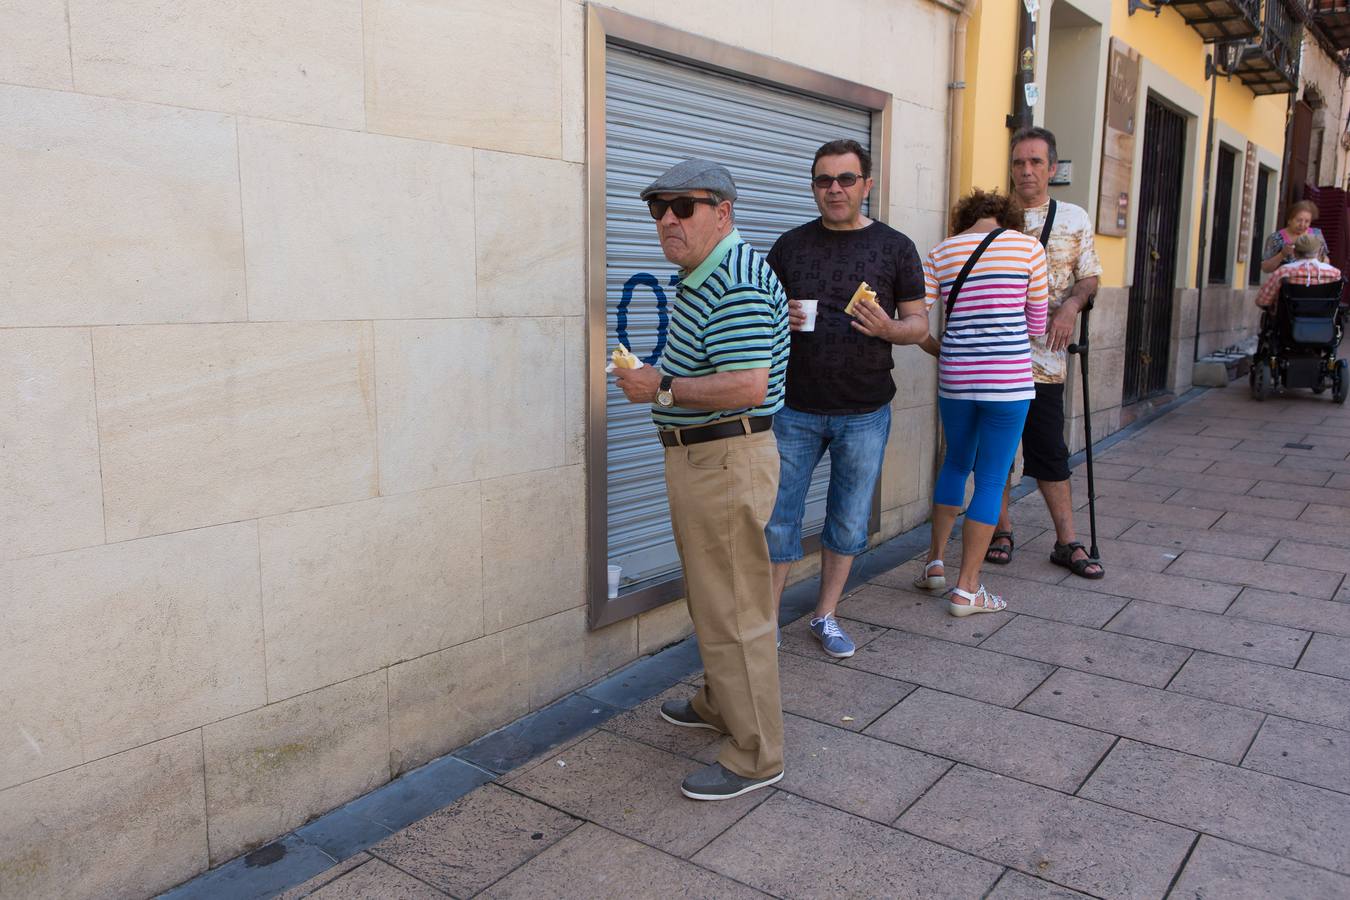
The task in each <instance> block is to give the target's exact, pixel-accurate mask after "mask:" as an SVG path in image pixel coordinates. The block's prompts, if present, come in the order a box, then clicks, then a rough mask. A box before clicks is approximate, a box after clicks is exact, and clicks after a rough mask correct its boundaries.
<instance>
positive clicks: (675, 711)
mask: <svg viewBox="0 0 1350 900" xmlns="http://www.w3.org/2000/svg"><path fill="white" fill-rule="evenodd" d="M661 718H663V719H665V720H666V721H667V722H669V723H670V724H672V725H680V726H682V727H684V728H712V730H713V731H716V730H717V729H716V728H713V726H711V725H709V724H708V723H707V722H705V721H703V720H702V719H700V718H699V717H698V713H696V712H694V704H692V703H690V702H689V701H688V700H667V701H666V702H665V703H662V704H661Z"/></svg>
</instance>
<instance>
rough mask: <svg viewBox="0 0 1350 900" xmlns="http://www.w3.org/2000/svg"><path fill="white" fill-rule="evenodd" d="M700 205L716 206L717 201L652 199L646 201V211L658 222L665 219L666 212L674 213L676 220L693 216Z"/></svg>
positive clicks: (706, 199) (706, 198)
mask: <svg viewBox="0 0 1350 900" xmlns="http://www.w3.org/2000/svg"><path fill="white" fill-rule="evenodd" d="M700 203H706V204H708V205H709V206H716V205H717V203H718V201H716V200H714V199H712V198H711V197H676V198H675V199H674V200H657V199H655V198H653V199H651V200H648V201H647V209H648V211H650V212H651V214H652V218H653V219H655V220H656V221H658V222H659V221H661V220H662V219H664V218H665V217H666V210H670V211H671V212H673V213H675V218H677V219H687V218H689V217H690V216H692V215H693V214H694V209H695V207H697V206H698V204H700Z"/></svg>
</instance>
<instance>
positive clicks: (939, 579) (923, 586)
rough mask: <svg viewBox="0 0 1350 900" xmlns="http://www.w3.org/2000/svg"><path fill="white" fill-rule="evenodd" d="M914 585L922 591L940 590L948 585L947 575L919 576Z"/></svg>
mask: <svg viewBox="0 0 1350 900" xmlns="http://www.w3.org/2000/svg"><path fill="white" fill-rule="evenodd" d="M914 586H915V587H916V588H918V589H919V590H921V591H940V590H943V589H945V588H946V587H947V576H945V575H930V576H928V577H927V578H919V579H916V580H915V581H914Z"/></svg>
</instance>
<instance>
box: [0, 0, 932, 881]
mask: <svg viewBox="0 0 1350 900" xmlns="http://www.w3.org/2000/svg"><path fill="white" fill-rule="evenodd" d="M618 5H619V6H621V7H622V8H623V9H625V10H626V11H629V12H632V13H635V14H637V15H642V16H646V17H649V18H657V19H660V20H662V21H664V22H666V23H667V24H670V25H673V26H675V27H677V28H682V29H686V30H689V31H693V32H697V33H701V34H705V35H708V36H711V37H714V38H716V39H718V40H721V41H727V42H731V43H736V44H740V45H742V46H745V47H747V48H749V49H751V50H755V51H758V52H761V53H765V54H770V55H773V56H776V57H781V58H784V59H787V60H790V61H792V62H795V63H798V64H800V65H804V66H808V67H811V68H815V69H819V70H823V71H826V72H829V73H831V74H835V75H839V76H842V77H845V78H849V79H853V80H856V81H860V82H863V83H866V84H869V85H872V86H875V87H878V88H882V89H883V90H890V91H892V92H894V94H895V98H896V99H895V108H894V117H893V129H892V137H893V140H892V159H891V164H892V174H893V188H892V194H891V208H890V210H889V213H890V219H891V221H892V222H893V223H895V224H896V225H897V226H898V227H900V228H901V229H902V230H904V231H906V232H908V233H909V234H910V235H911V236H912V237H913V238H914V239H915V241H916V243H918V244H919V246H920V247H921V248H926V247H928V246H930V245H931V244H933V243H935V242H936V241H937V240H938V239H939V238H940V237H941V235H942V228H943V213H942V211H941V210H942V208H943V205H944V202H945V198H944V197H943V195H942V186H943V185H944V184H945V180H946V179H945V172H946V159H947V147H946V114H945V110H946V104H947V97H946V94H947V91H946V83H947V81H948V80H949V73H948V66H949V60H948V57H947V54H948V53H949V48H950V30H951V24H952V16H951V14H950V13H949V12H947V11H945V10H943V9H941V8H940V7H938V6H937V5H934V4H931V3H929V2H927V0H905V2H899V3H896V2H889V0H849V2H841V3H838V4H835V6H834V7H832V9H831V21H834V22H838V23H852V25H850V26H849V27H850V28H856V26H857V25H858V23H866V30H867V33H868V35H869V40H868V42H867V43H868V45H869V46H875V47H878V48H885V52H866V53H860V52H855V50H853V49H848V48H842V47H841V45H840V44H839V42H838V41H835V40H821V39H820V37H819V33H818V29H817V28H815V27H814V26H813V25H812V22H813V21H814V20H815V19H817V18H818V17H819V14H820V13H819V6H818V5H817V4H812V3H807V2H804V0H751V2H746V3H739V4H733V5H727V4H724V3H713V2H711V0H690V2H686V3H681V4H656V3H654V2H651V0H632V2H623V3H620V4H618ZM584 21H585V14H584V7H583V6H582V5H580V4H578V3H576V2H573V0H454V2H450V0H435V2H433V0H424V2H409V0H364V2H362V0H323V2H320V0H293V2H289V3H261V2H251V0H250V2H246V3H242V4H238V3H234V4H221V3H217V2H210V0H184V2H180V3H176V4H172V5H169V6H166V5H165V4H163V3H158V2H152V0H69V2H68V3H60V2H51V0H12V2H9V3H6V4H4V6H3V8H0V33H3V34H5V35H6V50H5V53H4V54H0V273H3V274H0V286H3V291H4V296H3V301H2V302H0V384H4V385H6V386H7V389H6V390H4V391H2V392H0V448H2V449H3V464H2V465H0V510H3V514H0V598H3V599H2V601H0V602H3V604H4V617H3V618H0V685H3V687H0V721H3V722H5V723H6V727H5V728H3V729H0V896H6V897H8V896H16V897H20V896H21V897H43V896H62V897H81V896H138V895H145V894H148V893H152V892H155V891H158V890H160V889H163V888H166V887H168V886H171V885H173V884H175V883H177V882H180V881H182V880H184V879H186V878H189V877H191V876H193V875H195V874H196V873H198V872H200V871H202V870H204V869H205V868H206V867H207V866H208V865H213V864H216V863H219V862H221V861H223V860H226V859H228V858H230V857H232V856H234V855H236V854H238V853H240V852H242V851H245V850H248V849H250V848H252V847H254V846H257V845H259V844H260V843H263V842H265V841H268V840H270V839H271V838H273V837H275V836H276V835H278V834H280V833H283V832H285V831H286V830H288V829H290V828H293V827H295V826H296V825H299V824H301V823H303V822H304V821H306V820H307V819H309V818H311V817H313V816H315V815H317V814H320V813H322V812H324V811H326V810H328V809H330V808H333V807H335V806H337V805H339V804H341V803H343V802H344V801H346V800H348V799H350V798H352V797H354V796H357V795H359V794H361V793H363V792H365V791H368V790H369V789H371V788H373V787H375V786H377V785H379V784H381V783H382V782H385V781H387V780H389V779H390V778H391V777H394V776H397V775H398V774H399V773H401V772H404V771H406V770H408V769H409V768H412V767H414V766H417V765H419V764H421V763H423V762H425V761H427V760H428V759H431V758H433V757H435V756H437V755H439V754H442V753H445V752H447V751H448V750H451V749H453V748H454V747H456V746H459V745H461V744H463V743H464V742H466V741H468V740H471V739H472V738H474V737H476V736H478V735H481V734H483V733H485V732H486V731H488V730H490V729H492V728H494V727H496V726H498V725H501V724H503V723H505V722H507V721H509V720H511V719H514V718H516V717H518V716H520V715H522V714H524V713H527V712H529V711H530V710H533V709H537V708H539V707H541V706H543V705H545V704H547V703H549V702H551V701H552V700H554V699H556V698H557V697H559V696H561V695H563V694H565V693H567V692H568V691H571V690H573V689H575V688H576V687H578V686H580V685H582V684H584V683H586V682H588V681H591V680H593V679H594V678H596V677H598V676H600V675H602V674H604V673H606V672H608V671H610V670H613V669H614V668H616V667H618V666H620V665H623V664H624V663H626V662H628V661H629V660H632V659H633V658H635V657H636V656H638V655H639V654H641V653H646V652H649V651H651V650H653V649H657V648H659V647H660V646H662V645H663V644H665V643H668V642H669V641H670V640H673V639H675V638H678V637H680V636H682V635H683V634H685V633H687V630H688V627H689V626H688V617H687V615H686V614H685V613H684V612H683V610H682V609H681V608H680V606H679V605H678V604H673V605H671V606H668V607H665V608H663V609H660V610H655V611H653V612H650V613H647V614H645V615H643V616H641V617H639V618H636V619H630V620H628V621H625V622H621V623H618V624H616V625H613V626H610V627H609V628H606V629H604V630H601V631H596V632H590V631H588V630H587V628H586V609H585V600H586V598H585V595H584V590H583V572H584V569H585V558H586V552H587V548H586V546H585V543H584V534H585V528H584V522H585V517H584V510H585V504H586V496H587V485H586V483H585V479H584V474H583V466H582V462H583V453H584V448H585V433H584V413H585V403H584V382H585V377H586V365H585V359H584V358H583V346H584V334H585V327H586V326H585V314H586V302H585V296H584V291H585V282H584V270H585V269H584V250H585V242H584V231H583V229H584V227H585V222H584V216H583V209H584V196H583V180H582V175H583V164H584V161H585V160H584V136H585V135H584V132H583V125H584V116H583V112H584V68H583V66H584V43H583V37H584ZM522 60H525V61H528V64H527V65H522V64H521V61H522ZM896 357H897V360H898V361H899V366H898V368H897V373H896V377H897V381H898V382H899V384H900V393H899V395H898V396H897V398H896V401H895V407H896V410H897V412H898V413H899V414H898V415H897V416H896V423H895V426H894V431H893V439H892V442H891V447H890V450H889V451H888V456H887V464H886V470H885V474H884V481H883V488H882V496H883V506H884V511H883V517H882V521H883V527H884V532H883V535H882V536H883V537H885V536H889V535H891V534H894V533H895V532H897V531H899V530H901V529H903V528H906V527H909V526H910V525H913V524H916V523H917V522H919V521H921V520H922V519H923V518H924V517H925V516H926V514H927V502H928V491H929V490H930V487H931V470H932V453H933V430H932V428H933V373H932V365H931V361H930V360H928V358H927V357H924V356H923V355H922V354H921V353H919V351H917V350H916V349H914V348H902V349H898V350H897V351H896Z"/></svg>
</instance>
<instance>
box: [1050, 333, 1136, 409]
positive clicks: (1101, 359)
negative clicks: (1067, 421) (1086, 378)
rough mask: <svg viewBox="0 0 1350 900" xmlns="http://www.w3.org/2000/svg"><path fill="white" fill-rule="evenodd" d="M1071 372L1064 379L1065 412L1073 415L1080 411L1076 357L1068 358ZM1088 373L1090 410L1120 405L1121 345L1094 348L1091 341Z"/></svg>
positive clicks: (1080, 384)
mask: <svg viewBox="0 0 1350 900" xmlns="http://www.w3.org/2000/svg"><path fill="white" fill-rule="evenodd" d="M1069 365H1070V366H1071V367H1072V368H1073V374H1072V375H1071V376H1070V377H1069V378H1068V379H1067V380H1066V382H1065V388H1064V389H1065V393H1067V394H1069V396H1067V397H1065V398H1064V408H1065V414H1066V415H1068V416H1070V417H1074V416H1081V415H1082V414H1083V370H1082V369H1081V368H1079V366H1080V365H1081V362H1080V361H1079V358H1078V357H1077V356H1070V357H1069ZM1088 374H1089V375H1090V376H1091V378H1092V381H1091V382H1090V383H1089V385H1088V388H1089V390H1088V393H1089V394H1091V397H1090V399H1091V400H1092V411H1093V412H1094V413H1095V412H1100V411H1101V410H1104V409H1109V408H1111V407H1112V406H1119V405H1120V398H1121V395H1122V393H1123V391H1124V389H1125V348H1124V347H1106V348H1103V347H1098V346H1097V345H1096V342H1093V343H1092V346H1091V356H1090V357H1089V359H1088Z"/></svg>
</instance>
